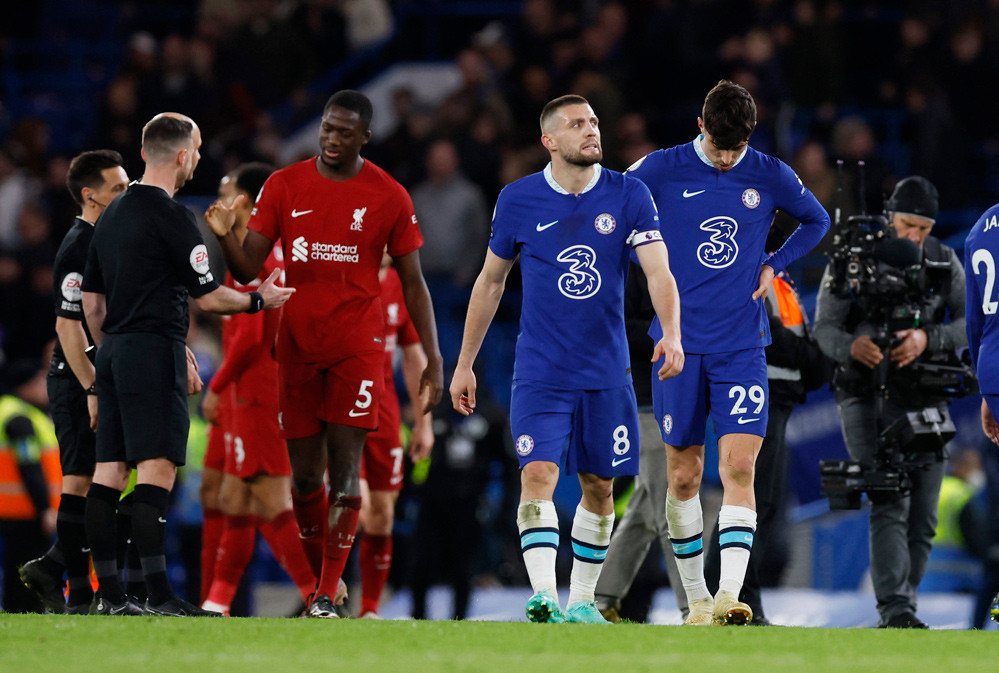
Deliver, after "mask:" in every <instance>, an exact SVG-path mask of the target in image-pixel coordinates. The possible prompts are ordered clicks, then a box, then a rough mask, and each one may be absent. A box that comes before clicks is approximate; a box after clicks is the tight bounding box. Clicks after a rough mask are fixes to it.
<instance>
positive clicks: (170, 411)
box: [97, 333, 191, 466]
mask: <svg viewBox="0 0 999 673" xmlns="http://www.w3.org/2000/svg"><path fill="white" fill-rule="evenodd" d="M190 425H191V419H190V417H189V416H188V411H187V353H186V351H185V349H184V343H183V342H181V341H176V340H174V339H169V338H167V337H164V336H160V335H158V334H146V333H136V334H105V335H104V339H103V341H102V342H101V347H100V348H99V349H98V350H97V462H100V463H104V462H126V463H129V464H133V465H134V464H137V463H140V462H142V461H144V460H151V459H153V458H166V459H168V460H170V461H172V462H173V463H174V464H175V465H178V466H180V465H183V464H184V462H185V458H186V454H187V433H188V430H189V429H190Z"/></svg>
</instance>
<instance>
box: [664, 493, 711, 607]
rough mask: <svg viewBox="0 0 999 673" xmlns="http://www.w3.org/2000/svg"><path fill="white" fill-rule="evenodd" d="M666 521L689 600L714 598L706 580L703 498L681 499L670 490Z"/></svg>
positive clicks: (667, 495)
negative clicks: (675, 496)
mask: <svg viewBox="0 0 999 673" xmlns="http://www.w3.org/2000/svg"><path fill="white" fill-rule="evenodd" d="M666 523H667V527H668V529H669V541H670V543H671V544H672V545H673V555H674V556H675V557H676V568H677V570H679V571H680V579H681V581H682V582H683V588H684V590H685V591H686V592H687V600H688V601H696V600H702V599H705V598H711V592H710V591H708V585H707V584H706V583H705V582H704V541H703V537H704V515H703V514H702V512H701V499H700V498H699V497H698V496H696V495H695V496H694V497H693V498H691V499H690V500H677V499H676V498H674V497H673V494H672V493H670V492H669V491H667V492H666Z"/></svg>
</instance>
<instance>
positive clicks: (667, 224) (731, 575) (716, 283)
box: [627, 80, 829, 625]
mask: <svg viewBox="0 0 999 673" xmlns="http://www.w3.org/2000/svg"><path fill="white" fill-rule="evenodd" d="M702 114H703V117H700V118H698V120H697V125H698V127H699V128H700V130H701V133H700V135H699V136H698V137H697V138H695V139H694V141H693V142H690V143H686V144H684V145H678V146H676V147H672V148H670V149H665V150H657V151H655V152H653V153H651V154H649V155H647V156H646V157H644V158H643V159H640V160H639V161H637V162H636V163H635V164H634V165H633V166H632V167H631V168H629V169H628V171H627V173H628V175H632V176H634V177H636V178H638V179H639V180H641V181H642V182H644V183H645V184H646V185H648V187H649V189H650V190H651V191H652V196H653V197H654V198H655V201H656V205H657V206H658V208H659V212H660V213H662V214H663V221H662V223H661V228H662V232H663V240H664V241H665V243H666V245H667V247H669V250H670V254H671V255H672V256H673V259H675V260H683V262H684V264H683V266H682V267H677V268H678V271H677V273H676V282H677V286H678V288H679V292H680V303H681V305H682V306H683V319H682V321H681V330H682V333H683V350H684V354H685V357H686V366H685V367H684V369H683V372H682V373H681V374H680V375H679V376H676V377H674V378H672V379H669V380H664V381H655V380H654V381H653V382H652V396H653V409H654V411H655V414H656V418H657V420H658V421H659V425H660V432H661V434H662V438H663V441H664V442H665V443H666V456H667V470H666V473H667V481H668V487H667V489H668V492H667V495H666V517H667V521H668V532H669V536H670V541H671V543H672V547H673V552H674V554H675V555H676V559H677V566H678V568H679V570H680V576H681V577H682V579H683V585H684V588H685V589H686V591H687V598H688V601H689V604H690V612H689V614H688V616H687V619H686V622H685V623H687V624H700V625H704V624H711V623H712V622H714V623H721V624H745V623H747V622H749V621H751V620H752V616H753V615H752V610H751V609H750V607H749V606H748V605H746V604H745V603H743V602H741V601H739V592H740V591H741V589H742V583H743V579H744V577H745V574H746V566H747V564H748V562H749V554H750V550H751V549H752V545H753V531H754V530H755V528H756V499H755V494H754V490H753V480H754V473H755V464H756V457H757V456H758V455H759V451H760V447H761V445H762V443H763V438H764V437H765V436H766V430H767V402H768V392H767V361H766V355H765V351H764V348H765V347H766V345H767V344H769V343H770V322H769V320H768V318H767V311H766V308H765V306H764V298H765V295H766V292H767V290H768V288H769V287H770V282H771V281H772V280H773V277H774V274H775V273H777V272H779V271H781V270H783V269H784V268H785V267H786V266H787V265H788V264H789V263H790V262H792V261H794V260H795V259H797V258H798V257H800V256H801V255H803V254H805V253H806V252H808V251H809V250H811V249H812V248H813V247H815V245H816V244H817V243H818V242H819V241H820V240H821V239H822V237H823V236H824V235H825V233H826V231H828V229H829V216H828V215H827V214H826V212H825V210H823V208H822V206H821V205H820V204H819V202H818V201H817V200H816V199H815V197H814V196H812V193H811V192H810V191H809V190H808V189H806V188H805V186H804V185H802V184H801V180H799V179H798V176H797V175H795V173H794V171H792V170H791V169H790V168H789V167H788V166H787V165H786V164H784V163H783V162H781V161H779V160H778V159H775V158H773V157H770V156H767V155H765V154H762V153H760V152H757V151H756V150H754V149H752V148H750V147H749V137H750V135H752V133H753V129H754V128H755V127H756V103H755V102H754V101H753V98H752V96H751V95H750V94H749V92H748V91H746V89H744V88H743V87H741V86H739V85H737V84H733V83H732V82H729V81H727V80H722V81H721V82H719V83H718V85H717V86H715V87H714V88H713V89H712V90H711V91H710V92H708V95H707V97H706V98H705V100H704V108H703V112H702ZM777 210H783V211H785V212H787V213H788V214H790V215H791V216H792V217H795V218H797V219H798V220H800V222H801V224H800V225H799V227H798V228H797V229H796V230H795V231H794V233H793V234H791V236H790V237H789V238H788V240H787V241H786V242H785V243H784V245H783V246H782V247H781V248H780V250H778V251H777V252H776V253H775V254H773V255H771V256H767V255H766V251H765V250H764V247H765V243H766V239H767V233H768V231H769V229H770V225H771V223H772V222H773V219H774V213H775V211H777ZM649 334H650V335H651V336H652V338H653V339H658V338H660V336H661V335H662V329H661V326H660V324H659V321H658V320H654V321H653V323H652V328H651V329H650V330H649ZM709 414H710V416H711V418H712V419H713V420H714V423H715V428H716V431H717V434H718V437H719V439H718V453H719V460H718V467H719V472H720V474H721V480H722V486H723V488H724V496H723V499H722V507H721V510H720V511H719V515H718V522H719V531H720V538H719V539H720V545H719V546H720V551H721V578H720V582H719V588H718V594H717V595H716V596H714V597H712V596H711V594H710V593H709V592H708V589H707V586H706V584H705V581H704V556H703V543H702V534H703V528H704V524H703V518H702V513H701V504H700V499H699V498H698V497H697V494H698V491H699V490H700V485H701V476H702V474H703V471H704V436H705V424H706V421H707V417H708V415H709Z"/></svg>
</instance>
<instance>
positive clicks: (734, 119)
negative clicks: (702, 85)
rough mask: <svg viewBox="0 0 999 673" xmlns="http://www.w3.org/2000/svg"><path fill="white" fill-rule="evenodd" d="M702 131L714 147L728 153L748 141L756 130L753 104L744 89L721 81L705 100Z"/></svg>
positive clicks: (733, 83) (754, 104)
mask: <svg viewBox="0 0 999 673" xmlns="http://www.w3.org/2000/svg"><path fill="white" fill-rule="evenodd" d="M701 119H703V120H704V130H705V131H707V132H708V133H709V134H710V135H711V138H712V139H713V140H714V143H715V147H717V148H718V149H720V150H729V149H732V148H734V147H737V146H739V145H741V144H742V143H744V142H748V141H749V136H751V135H753V129H755V128H756V101H754V100H753V97H752V96H751V95H750V94H749V92H748V91H746V89H745V87H742V86H739V85H738V84H736V83H735V82H730V81H729V80H727V79H723V80H721V81H720V82H718V84H716V85H715V88H713V89H712V90H711V91H709V92H708V95H707V96H706V97H705V98H704V108H703V109H702V110H701Z"/></svg>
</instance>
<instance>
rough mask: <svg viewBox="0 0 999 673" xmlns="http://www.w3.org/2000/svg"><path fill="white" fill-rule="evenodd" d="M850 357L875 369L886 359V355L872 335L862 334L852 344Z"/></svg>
mask: <svg viewBox="0 0 999 673" xmlns="http://www.w3.org/2000/svg"><path fill="white" fill-rule="evenodd" d="M850 357H852V358H853V359H854V360H856V361H857V362H859V363H860V364H862V365H864V366H865V367H867V368H868V369H874V368H875V367H877V366H878V365H879V364H880V363H881V361H882V360H883V359H884V357H885V355H884V353H882V352H881V349H880V348H879V347H878V345H877V344H876V343H874V342H873V341H871V337H869V336H867V335H866V334H862V335H860V336H859V337H857V338H856V339H854V340H853V343H852V344H850Z"/></svg>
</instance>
